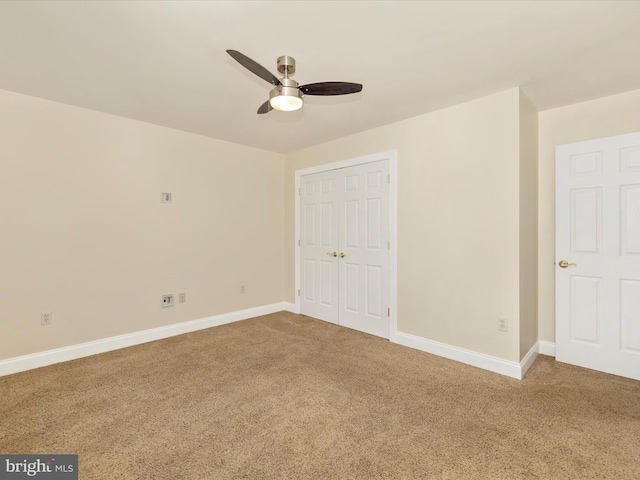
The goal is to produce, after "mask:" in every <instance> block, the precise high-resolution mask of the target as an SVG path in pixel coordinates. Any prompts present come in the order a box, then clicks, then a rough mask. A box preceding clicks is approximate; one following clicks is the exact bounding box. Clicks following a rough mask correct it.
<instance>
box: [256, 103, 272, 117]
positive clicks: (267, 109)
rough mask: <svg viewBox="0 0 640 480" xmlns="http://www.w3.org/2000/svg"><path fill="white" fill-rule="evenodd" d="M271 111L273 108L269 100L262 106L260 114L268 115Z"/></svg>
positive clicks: (259, 110)
mask: <svg viewBox="0 0 640 480" xmlns="http://www.w3.org/2000/svg"><path fill="white" fill-rule="evenodd" d="M271 110H273V107H272V106H271V103H269V100H267V101H266V102H264V103H263V104H262V105H260V108H259V109H258V113H259V114H262V113H268V112H270V111H271Z"/></svg>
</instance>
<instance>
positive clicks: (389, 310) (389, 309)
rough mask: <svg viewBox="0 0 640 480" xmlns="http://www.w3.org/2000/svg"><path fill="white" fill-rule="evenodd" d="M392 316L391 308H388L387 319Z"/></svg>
mask: <svg viewBox="0 0 640 480" xmlns="http://www.w3.org/2000/svg"><path fill="white" fill-rule="evenodd" d="M390 316H391V307H389V308H387V317H390Z"/></svg>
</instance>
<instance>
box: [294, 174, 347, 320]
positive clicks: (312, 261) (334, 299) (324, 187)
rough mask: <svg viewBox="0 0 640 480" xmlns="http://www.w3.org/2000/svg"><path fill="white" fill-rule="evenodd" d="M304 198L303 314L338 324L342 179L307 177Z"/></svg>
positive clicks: (301, 299) (302, 252)
mask: <svg viewBox="0 0 640 480" xmlns="http://www.w3.org/2000/svg"><path fill="white" fill-rule="evenodd" d="M300 197H301V198H300V213H301V215H300V313H302V314H304V315H308V316H310V317H314V318H319V319H320V320H325V321H327V322H331V323H338V312H339V310H338V309H339V304H338V289H339V284H338V281H339V269H338V266H339V265H338V258H339V257H338V250H339V243H338V229H339V217H338V211H339V210H338V208H339V205H340V202H341V201H342V197H343V192H342V191H341V188H340V177H339V176H338V175H336V174H335V173H334V172H333V171H329V172H321V173H316V174H313V175H304V176H303V177H301V181H300Z"/></svg>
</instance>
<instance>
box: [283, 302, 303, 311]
mask: <svg viewBox="0 0 640 480" xmlns="http://www.w3.org/2000/svg"><path fill="white" fill-rule="evenodd" d="M283 304H284V310H285V311H287V312H291V313H300V309H299V308H297V307H296V304H295V303H291V302H284V303H283Z"/></svg>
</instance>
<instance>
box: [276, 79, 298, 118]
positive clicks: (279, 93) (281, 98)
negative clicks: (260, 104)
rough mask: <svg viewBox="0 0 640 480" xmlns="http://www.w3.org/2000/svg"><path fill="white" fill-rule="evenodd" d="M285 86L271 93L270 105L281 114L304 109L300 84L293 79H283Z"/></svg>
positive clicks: (278, 87) (279, 86) (280, 86)
mask: <svg viewBox="0 0 640 480" xmlns="http://www.w3.org/2000/svg"><path fill="white" fill-rule="evenodd" d="M282 82H283V84H282V85H278V86H277V87H276V88H274V89H273V90H271V92H269V103H270V104H271V107H272V108H274V109H275V110H280V111H281V112H293V111H294V110H299V109H300V108H302V104H303V103H304V102H303V101H302V93H301V92H300V90H298V84H297V83H296V82H294V81H293V80H291V79H288V78H283V79H282Z"/></svg>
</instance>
